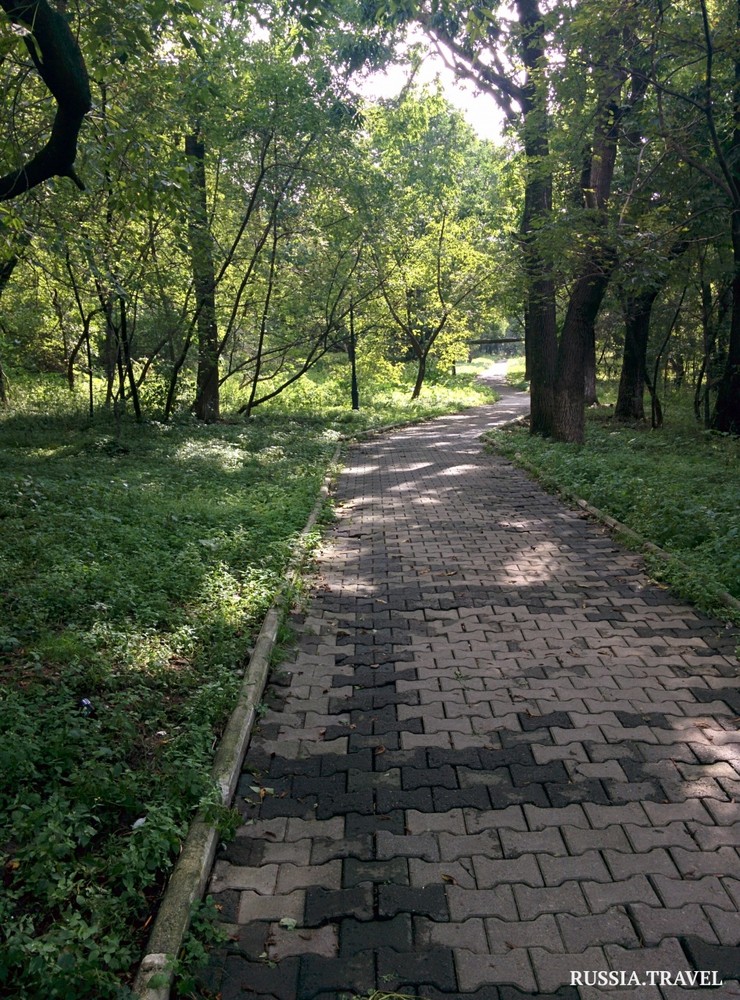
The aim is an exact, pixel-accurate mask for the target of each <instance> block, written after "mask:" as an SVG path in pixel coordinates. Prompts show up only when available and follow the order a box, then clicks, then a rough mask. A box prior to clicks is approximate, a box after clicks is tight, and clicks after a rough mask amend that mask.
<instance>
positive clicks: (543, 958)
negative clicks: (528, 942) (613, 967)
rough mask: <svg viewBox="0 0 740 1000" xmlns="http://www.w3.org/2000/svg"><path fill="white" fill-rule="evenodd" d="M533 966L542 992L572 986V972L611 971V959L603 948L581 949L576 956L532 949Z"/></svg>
mask: <svg viewBox="0 0 740 1000" xmlns="http://www.w3.org/2000/svg"><path fill="white" fill-rule="evenodd" d="M529 954H530V956H531V960H532V964H533V966H534V970H535V975H536V977H537V986H538V988H539V989H540V990H543V991H548V990H556V989H558V987H560V986H567V985H570V982H571V972H572V971H573V970H574V969H575V970H579V969H588V970H590V971H594V972H599V971H606V970H608V969H609V959H608V958H607V956H606V954H605V951H604V950H603V949H602V948H585V949H580V948H579V950H578V952H576V953H574V954H570V955H568V954H565V955H553V954H552V952H550V951H547V950H546V949H544V948H530V950H529Z"/></svg>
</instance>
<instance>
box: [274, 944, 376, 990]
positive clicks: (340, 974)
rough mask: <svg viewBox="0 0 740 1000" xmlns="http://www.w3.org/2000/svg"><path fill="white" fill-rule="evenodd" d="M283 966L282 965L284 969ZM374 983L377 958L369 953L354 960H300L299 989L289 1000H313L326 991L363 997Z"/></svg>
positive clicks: (315, 957) (343, 958) (305, 958)
mask: <svg viewBox="0 0 740 1000" xmlns="http://www.w3.org/2000/svg"><path fill="white" fill-rule="evenodd" d="M283 964H284V963H282V962H281V963H280V965H281V966H282V965H283ZM374 979H375V956H374V955H373V953H372V952H370V951H366V952H363V953H362V954H360V955H354V956H352V957H351V958H345V957H342V958H324V957H322V956H320V955H304V956H303V957H302V958H301V959H300V973H299V977H298V986H297V989H296V992H295V993H294V995H293V997H292V998H286V1000H296V997H300V998H301V1000H313V998H314V997H315V996H316V995H317V994H318V993H319V992H320V991H323V992H326V991H327V990H329V991H331V992H333V993H335V994H338V993H341V991H342V990H348V991H351V992H352V993H360V992H364V991H365V990H366V987H367V984H368V983H372V982H373V981H374Z"/></svg>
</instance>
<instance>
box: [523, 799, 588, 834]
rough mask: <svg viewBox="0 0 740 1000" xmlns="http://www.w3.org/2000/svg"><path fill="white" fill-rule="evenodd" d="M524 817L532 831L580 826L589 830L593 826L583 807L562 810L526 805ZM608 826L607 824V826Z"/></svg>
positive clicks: (569, 807)
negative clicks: (552, 827)
mask: <svg viewBox="0 0 740 1000" xmlns="http://www.w3.org/2000/svg"><path fill="white" fill-rule="evenodd" d="M524 815H525V816H526V819H527V823H528V825H529V829H530V830H545V829H546V828H547V827H548V826H566V825H567V826H580V827H585V828H586V829H589V828H590V826H591V824H590V823H589V821H588V818H587V816H586V814H585V813H584V811H583V807H582V806H581V805H575V804H574V805H569V806H563V807H562V808H560V809H556V808H549V809H542V808H540V807H538V806H535V805H530V804H526V805H525V806H524ZM605 825H606V824H605Z"/></svg>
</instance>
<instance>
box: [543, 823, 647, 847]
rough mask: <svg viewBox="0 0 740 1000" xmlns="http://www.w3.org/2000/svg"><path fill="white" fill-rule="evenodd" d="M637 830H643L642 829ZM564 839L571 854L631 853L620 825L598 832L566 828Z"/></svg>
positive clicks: (573, 827)
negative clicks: (595, 851)
mask: <svg viewBox="0 0 740 1000" xmlns="http://www.w3.org/2000/svg"><path fill="white" fill-rule="evenodd" d="M636 829H638V830H641V829H643V828H642V827H637V828H636ZM560 832H561V834H562V837H563V838H564V840H565V843H566V844H567V847H568V853H569V854H584V853H585V852H586V851H590V850H597V851H602V850H605V849H607V848H612V849H613V850H616V851H624V852H628V851H630V844H629V841H628V840H627V834H626V833H625V830H624V828H623V827H621V826H618V825H616V824H615V825H613V826H605V827H601V828H600V829H598V830H583V829H581V827H578V826H564V827H562V829H561V831H560Z"/></svg>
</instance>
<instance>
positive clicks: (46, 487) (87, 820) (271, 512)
mask: <svg viewBox="0 0 740 1000" xmlns="http://www.w3.org/2000/svg"><path fill="white" fill-rule="evenodd" d="M366 390H367V393H368V398H371V399H372V404H371V405H370V406H368V407H367V408H366V409H364V410H362V411H360V413H359V414H358V415H353V414H351V411H349V412H348V411H347V408H346V406H343V405H339V404H340V402H341V397H339V398H338V397H337V377H336V373H335V372H332V370H331V369H328V370H327V369H325V370H324V371H323V372H317V376H316V378H315V380H314V383H313V385H311V386H309V385H306V386H302V387H301V389H300V391H298V390H296V392H295V393H294V394H293V398H292V399H291V400H288V399H285V400H283V399H281V400H279V401H278V402H277V403H276V404H274V405H273V406H271V407H269V408H268V407H264V408H259V409H258V410H257V411H256V412H255V417H254V419H253V420H251V421H250V422H249V423H247V424H245V423H244V422H233V423H224V424H220V425H216V426H209V427H204V426H200V425H198V424H196V423H195V422H194V421H192V420H191V419H185V418H183V419H182V420H181V421H180V422H176V423H173V424H171V425H168V426H165V425H162V424H159V423H155V422H150V423H145V424H143V425H141V426H137V425H134V424H132V423H128V422H125V421H124V422H123V424H122V426H121V428H120V435H117V434H116V429H115V428H114V426H113V425H112V424H111V423H108V422H106V420H105V419H103V418H100V419H98V420H96V421H95V422H92V423H91V422H90V421H88V420H87V419H86V418H85V417H84V416H82V415H80V410H83V409H84V405H83V403H84V401H79V400H75V399H74V397H69V396H67V395H66V394H65V393H64V392H59V390H58V389H55V388H54V386H53V385H51V384H47V386H46V387H45V388H44V391H43V393H40V394H38V395H37V396H36V397H24V399H22V400H19V401H18V402H19V403H20V405H18V406H16V407H15V408H14V409H13V410H11V411H9V412H6V413H5V414H3V415H2V416H0V525H1V527H2V531H1V533H0V580H1V581H2V583H1V584H0V729H1V730H2V733H3V740H2V743H1V744H0V863H1V864H2V867H3V877H4V891H3V894H2V896H1V897H0V928H1V930H0V997H21V996H22V997H24V998H25V1000H42V998H43V1000H87V998H95V1000H106V998H113V997H116V998H123V997H125V996H127V995H129V991H128V988H127V983H130V981H131V974H132V972H133V970H134V969H135V966H136V964H137V962H138V959H139V958H140V955H141V952H142V948H143V945H144V943H145V940H146V935H147V926H148V920H149V917H150V914H151V912H152V910H153V908H154V907H155V905H156V901H157V898H158V896H159V894H160V892H161V888H162V885H163V883H164V879H165V877H166V874H167V872H168V870H169V868H170V867H171V865H172V863H173V860H174V859H175V858H176V856H177V853H178V850H179V847H180V844H181V842H182V839H183V836H184V834H185V832H186V830H187V826H188V823H189V821H190V819H191V818H192V816H193V814H194V812H195V810H196V809H197V808H198V806H199V804H201V803H203V802H204V801H205V802H207V801H209V799H211V798H212V794H213V789H212V787H211V782H210V779H209V771H210V765H211V760H212V752H213V747H214V743H215V741H216V740H217V738H218V735H219V733H220V731H221V729H222V727H223V725H224V722H225V720H226V718H227V717H228V714H229V712H230V709H231V707H232V705H233V703H234V698H235V694H236V692H237V690H238V686H239V684H240V680H241V674H242V672H243V668H244V665H245V662H246V660H247V658H248V650H249V646H250V644H251V643H252V642H253V640H254V637H255V634H256V631H257V629H258V627H259V625H260V623H261V620H262V617H263V615H264V613H265V610H266V608H267V607H268V606H269V604H270V602H271V601H272V599H273V597H274V596H275V594H276V591H277V590H278V588H279V587H280V584H281V579H282V574H283V570H284V568H285V565H286V563H287V561H288V559H289V558H290V555H291V552H292V551H293V549H294V545H295V541H296V537H297V534H298V532H299V531H300V529H301V528H302V526H303V524H304V523H305V520H306V517H307V515H308V513H309V511H310V509H311V507H312V505H313V503H314V501H315V498H316V495H317V491H318V488H319V485H320V482H321V480H322V478H323V476H324V474H325V471H326V469H327V466H328V462H329V458H330V456H331V454H332V452H333V449H334V446H335V441H336V440H337V438H338V437H339V435H340V433H342V432H346V431H348V430H349V431H355V430H361V429H364V428H367V427H372V426H379V425H382V424H387V423H391V422H395V421H398V420H402V419H419V418H422V417H425V416H430V415H433V414H435V413H439V412H450V411H451V410H454V409H459V408H460V407H461V406H463V405H471V404H474V403H480V402H483V401H485V400H487V399H489V398H490V396H489V395H488V394H486V393H482V392H479V391H477V390H475V389H472V388H471V387H470V377H469V376H468V377H464V378H460V379H458V380H457V382H456V384H454V383H453V382H451V381H449V380H448V381H447V383H439V384H438V385H437V386H431V387H429V389H428V390H426V391H425V394H424V395H423V396H422V400H421V401H420V403H418V404H415V405H414V406H413V407H409V406H408V405H407V404H406V403H405V399H406V398H407V397H408V386H407V385H406V386H404V385H403V383H401V382H400V380H399V381H397V382H396V383H395V384H393V385H390V386H384V385H382V384H378V383H377V382H376V384H375V385H374V386H373V387H372V389H371V387H370V386H369V385H366ZM55 393H56V395H55ZM301 393H303V394H304V395H303V398H301ZM52 410H55V411H56V413H54V412H50V411H52Z"/></svg>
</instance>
